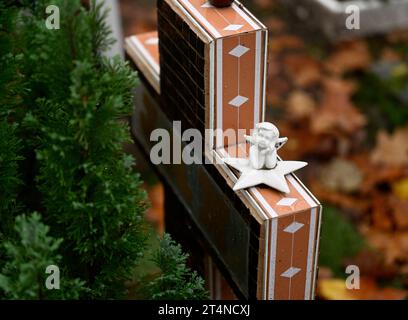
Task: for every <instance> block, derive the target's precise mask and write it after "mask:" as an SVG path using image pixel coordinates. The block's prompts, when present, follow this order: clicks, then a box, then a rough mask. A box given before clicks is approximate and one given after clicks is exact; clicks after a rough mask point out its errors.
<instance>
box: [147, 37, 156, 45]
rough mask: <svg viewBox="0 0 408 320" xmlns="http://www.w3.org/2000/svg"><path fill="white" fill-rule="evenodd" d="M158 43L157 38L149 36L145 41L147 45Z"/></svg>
mask: <svg viewBox="0 0 408 320" xmlns="http://www.w3.org/2000/svg"><path fill="white" fill-rule="evenodd" d="M158 43H159V38H149V39H147V40H146V41H145V44H147V45H156V44H158Z"/></svg>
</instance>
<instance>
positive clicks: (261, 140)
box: [257, 128, 277, 148]
mask: <svg viewBox="0 0 408 320" xmlns="http://www.w3.org/2000/svg"><path fill="white" fill-rule="evenodd" d="M257 140H258V145H259V146H260V147H262V148H267V147H269V146H271V145H275V143H276V140H277V137H276V136H275V135H274V133H273V131H270V130H265V129H263V128H259V129H258V132H257Z"/></svg>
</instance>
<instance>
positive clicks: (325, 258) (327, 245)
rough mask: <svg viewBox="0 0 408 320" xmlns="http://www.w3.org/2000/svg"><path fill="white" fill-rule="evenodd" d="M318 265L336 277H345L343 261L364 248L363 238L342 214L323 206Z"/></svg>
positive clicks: (332, 208)
mask: <svg viewBox="0 0 408 320" xmlns="http://www.w3.org/2000/svg"><path fill="white" fill-rule="evenodd" d="M323 207H324V210H323V220H322V229H321V240H320V257H319V264H320V265H321V266H325V267H328V268H330V269H331V270H332V271H333V273H334V274H335V275H336V276H338V277H344V276H345V266H344V260H345V259H346V258H350V257H353V256H355V255H356V254H357V253H358V252H359V250H361V249H362V248H363V247H364V246H365V242H364V239H363V237H362V236H361V235H360V234H359V232H358V231H357V230H356V229H355V227H354V225H353V224H352V223H351V222H350V221H348V220H347V219H346V218H345V217H344V215H342V213H341V212H340V211H339V210H338V209H336V208H334V207H331V206H329V205H324V206H323Z"/></svg>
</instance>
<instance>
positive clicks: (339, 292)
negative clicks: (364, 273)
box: [318, 278, 408, 300]
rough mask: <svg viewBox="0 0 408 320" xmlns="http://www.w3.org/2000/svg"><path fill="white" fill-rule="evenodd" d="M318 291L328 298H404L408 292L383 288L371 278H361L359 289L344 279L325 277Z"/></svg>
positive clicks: (319, 284)
mask: <svg viewBox="0 0 408 320" xmlns="http://www.w3.org/2000/svg"><path fill="white" fill-rule="evenodd" d="M318 293H319V296H320V297H321V298H323V299H326V300H402V299H405V297H406V296H407V294H408V292H407V291H406V290H401V289H396V288H393V287H385V288H381V287H379V286H378V284H377V283H376V282H375V281H374V280H372V279H370V278H361V279H360V288H359V289H348V288H347V287H346V281H345V280H343V279H323V280H321V281H319V283H318Z"/></svg>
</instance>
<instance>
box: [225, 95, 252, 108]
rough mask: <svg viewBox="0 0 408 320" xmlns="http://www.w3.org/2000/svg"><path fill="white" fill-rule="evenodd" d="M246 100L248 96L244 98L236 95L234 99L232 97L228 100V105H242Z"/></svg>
mask: <svg viewBox="0 0 408 320" xmlns="http://www.w3.org/2000/svg"><path fill="white" fill-rule="evenodd" d="M247 101H248V98H245V97H243V96H236V97H235V98H234V99H232V100H231V101H230V102H228V103H229V104H230V105H232V106H234V107H237V108H239V107H240V106H242V105H243V104H244V103H245V102H247Z"/></svg>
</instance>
